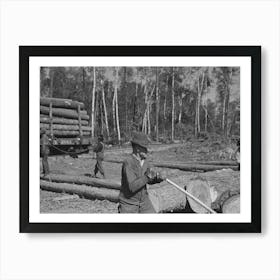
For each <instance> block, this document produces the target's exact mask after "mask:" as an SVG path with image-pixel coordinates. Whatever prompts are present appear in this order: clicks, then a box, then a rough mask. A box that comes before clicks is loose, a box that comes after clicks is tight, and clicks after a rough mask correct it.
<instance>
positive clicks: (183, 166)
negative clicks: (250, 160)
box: [104, 157, 238, 172]
mask: <svg viewBox="0 0 280 280" xmlns="http://www.w3.org/2000/svg"><path fill="white" fill-rule="evenodd" d="M104 161H106V162H112V163H120V164H121V163H123V160H122V159H112V158H108V157H107V158H106V157H105V159H104ZM151 165H153V166H155V167H163V168H171V169H179V170H183V171H202V172H207V171H214V170H221V169H232V170H235V171H237V170H238V166H237V165H236V164H235V165H226V164H225V165H214V164H213V165H211V164H208V163H203V164H202V163H201V164H198V163H196V162H193V163H183V162H179V163H171V162H156V161H152V162H151Z"/></svg>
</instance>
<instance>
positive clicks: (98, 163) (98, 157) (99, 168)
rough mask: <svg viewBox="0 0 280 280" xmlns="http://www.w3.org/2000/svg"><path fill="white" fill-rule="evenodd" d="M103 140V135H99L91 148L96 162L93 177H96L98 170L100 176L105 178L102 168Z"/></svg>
mask: <svg viewBox="0 0 280 280" xmlns="http://www.w3.org/2000/svg"><path fill="white" fill-rule="evenodd" d="M103 141H104V138H103V135H99V136H98V143H97V145H96V146H95V147H94V148H93V152H94V153H96V164H95V168H94V177H96V175H97V173H98V172H100V174H101V175H102V177H103V178H104V179H105V172H104V169H103V160H104V149H105V145H104V143H103Z"/></svg>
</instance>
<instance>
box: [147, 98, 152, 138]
mask: <svg viewBox="0 0 280 280" xmlns="http://www.w3.org/2000/svg"><path fill="white" fill-rule="evenodd" d="M147 109H148V110H147V126H148V135H151V118H150V112H151V100H149V102H148V108H147Z"/></svg>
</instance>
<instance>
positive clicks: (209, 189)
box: [40, 66, 240, 213]
mask: <svg viewBox="0 0 280 280" xmlns="http://www.w3.org/2000/svg"><path fill="white" fill-rule="evenodd" d="M40 141H41V143H40V153H41V155H40V156H41V159H42V164H41V165H42V167H41V176H40V179H41V180H40V188H41V191H40V212H41V213H174V212H179V213H207V212H209V213H214V212H215V213H240V68H239V67H126V66H124V67H41V69H40ZM193 197H195V198H196V199H195V200H194V199H193Z"/></svg>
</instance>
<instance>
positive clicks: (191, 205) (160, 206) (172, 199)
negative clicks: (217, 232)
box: [40, 170, 240, 213]
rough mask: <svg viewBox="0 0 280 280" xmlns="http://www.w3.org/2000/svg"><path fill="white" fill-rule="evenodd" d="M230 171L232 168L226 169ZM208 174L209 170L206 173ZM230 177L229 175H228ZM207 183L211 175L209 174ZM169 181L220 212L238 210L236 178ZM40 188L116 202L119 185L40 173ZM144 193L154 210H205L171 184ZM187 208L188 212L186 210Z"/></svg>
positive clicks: (181, 178) (161, 211) (180, 178)
mask: <svg viewBox="0 0 280 280" xmlns="http://www.w3.org/2000/svg"><path fill="white" fill-rule="evenodd" d="M227 172H233V173H234V171H229V170H228V171H227ZM210 173H211V172H210ZM228 175H229V176H228V177H231V176H230V175H231V174H228ZM209 178H210V183H211V175H210V177H209ZM172 180H173V181H174V182H175V183H176V184H178V185H179V186H182V188H184V189H185V190H187V191H188V192H189V193H191V194H192V195H194V196H195V197H197V198H199V199H200V200H201V201H202V202H203V203H204V204H206V205H207V206H209V207H212V208H214V207H215V208H214V210H217V209H219V210H220V212H224V213H239V211H240V210H239V205H240V197H239V178H236V179H235V180H232V181H231V183H229V184H226V185H225V184H220V185H219V184H214V185H213V184H212V183H211V184H209V180H206V179H205V178H203V177H201V176H193V177H190V176H186V175H184V176H178V177H174V178H172ZM40 187H41V189H42V190H46V191H53V192H59V193H68V194H76V195H78V196H80V197H82V198H86V199H91V200H95V199H98V200H105V199H106V200H108V201H111V202H114V203H117V202H118V196H119V190H120V187H121V184H120V182H119V181H115V180H109V179H97V178H91V177H87V176H71V175H64V174H51V175H49V176H41V180H40ZM226 191H230V192H231V193H233V194H234V195H233V196H231V195H228V196H227V197H226V199H222V200H221V201H222V204H221V203H220V200H219V199H220V197H221V196H222V195H223V194H224V193H225V192H226ZM148 192H149V196H150V199H151V201H152V203H153V206H154V208H155V210H156V212H157V213H166V212H178V211H182V212H195V213H205V209H203V208H202V207H199V206H198V205H197V204H196V203H195V202H194V201H193V200H192V199H190V198H187V197H186V195H185V194H183V193H182V192H180V191H179V190H177V189H176V188H174V187H172V186H171V185H170V184H168V183H167V182H165V181H164V182H162V183H160V184H155V185H151V186H148ZM190 209H191V211H189V210H190Z"/></svg>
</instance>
